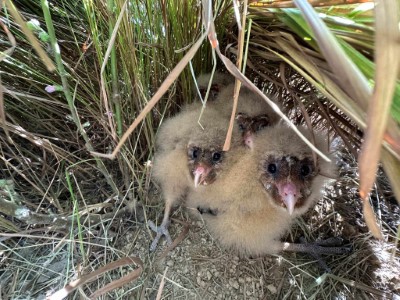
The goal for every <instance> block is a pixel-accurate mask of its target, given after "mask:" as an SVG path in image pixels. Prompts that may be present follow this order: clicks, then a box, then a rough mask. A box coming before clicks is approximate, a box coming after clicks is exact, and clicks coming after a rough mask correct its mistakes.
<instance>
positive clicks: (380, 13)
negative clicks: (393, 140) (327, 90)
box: [359, 0, 400, 199]
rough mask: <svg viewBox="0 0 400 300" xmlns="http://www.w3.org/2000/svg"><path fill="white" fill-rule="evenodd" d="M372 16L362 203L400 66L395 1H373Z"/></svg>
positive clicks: (372, 174) (370, 182)
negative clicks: (373, 29)
mask: <svg viewBox="0 0 400 300" xmlns="http://www.w3.org/2000/svg"><path fill="white" fill-rule="evenodd" d="M375 15H376V20H375V27H376V33H375V47H376V50H375V63H376V72H375V89H374V93H373V96H372V100H371V102H370V105H369V109H368V116H367V123H368V125H367V129H366V132H365V141H364V143H363V145H362V147H361V153H360V157H359V164H360V196H361V198H362V199H365V198H366V197H367V195H368V193H369V191H370V189H371V187H372V185H373V183H374V181H375V173H376V169H377V167H378V163H379V159H380V152H381V148H382V146H381V145H382V139H383V135H384V133H385V130H386V125H387V120H388V118H389V114H390V107H391V104H392V100H393V95H394V90H395V87H396V81H397V73H398V66H399V62H400V57H399V53H400V44H399V43H398V41H399V40H400V32H399V29H398V24H399V21H400V14H399V3H398V1H397V0H385V1H382V0H379V1H376V6H375Z"/></svg>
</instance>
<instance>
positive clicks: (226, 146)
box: [223, 0, 247, 151]
mask: <svg viewBox="0 0 400 300" xmlns="http://www.w3.org/2000/svg"><path fill="white" fill-rule="evenodd" d="M235 7H236V6H235ZM235 11H236V10H235ZM246 16H247V0H245V1H244V2H243V14H242V23H241V24H240V23H239V24H238V31H239V34H238V36H239V44H238V49H239V53H238V58H237V62H236V66H237V68H238V69H239V70H241V69H242V60H243V48H244V32H245V31H244V28H245V26H246ZM237 21H238V22H240V21H239V20H237ZM240 86H241V82H240V81H239V80H238V79H236V81H235V89H234V93H233V107H232V114H231V119H230V122H229V127H228V133H227V135H226V139H225V144H224V147H223V150H224V151H228V150H229V148H230V146H231V139H232V132H233V125H234V123H235V119H236V110H237V104H238V99H239V92H240Z"/></svg>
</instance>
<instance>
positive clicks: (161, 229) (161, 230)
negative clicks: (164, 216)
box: [147, 221, 172, 252]
mask: <svg viewBox="0 0 400 300" xmlns="http://www.w3.org/2000/svg"><path fill="white" fill-rule="evenodd" d="M147 224H148V225H149V227H150V228H151V230H153V231H154V232H155V233H156V237H155V238H154V240H153V242H152V243H151V245H150V251H151V252H153V251H154V250H156V248H157V245H158V242H159V241H160V238H161V237H162V236H163V235H164V236H165V238H166V239H167V243H168V245H171V244H172V239H171V236H170V234H169V231H168V226H169V222H167V223H166V224H163V223H162V224H161V225H160V226H158V227H157V226H156V224H154V222H153V221H148V222H147Z"/></svg>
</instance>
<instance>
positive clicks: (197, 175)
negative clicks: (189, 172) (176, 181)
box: [193, 165, 210, 188]
mask: <svg viewBox="0 0 400 300" xmlns="http://www.w3.org/2000/svg"><path fill="white" fill-rule="evenodd" d="M209 172H210V168H208V167H207V166H204V165H199V166H197V167H196V168H195V169H194V171H193V175H194V187H196V188H197V187H198V186H199V185H200V184H202V183H203V182H204V179H205V178H206V177H207V175H208V173H209Z"/></svg>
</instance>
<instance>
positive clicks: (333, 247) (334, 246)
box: [282, 238, 351, 273]
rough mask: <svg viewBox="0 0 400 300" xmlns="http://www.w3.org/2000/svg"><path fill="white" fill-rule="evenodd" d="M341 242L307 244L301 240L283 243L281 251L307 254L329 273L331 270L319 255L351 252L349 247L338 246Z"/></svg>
mask: <svg viewBox="0 0 400 300" xmlns="http://www.w3.org/2000/svg"><path fill="white" fill-rule="evenodd" d="M342 242H343V240H342V239H340V238H329V239H326V240H322V241H317V242H314V243H307V242H306V241H305V240H304V238H302V239H301V243H299V244H297V243H283V244H282V246H283V251H288V252H300V253H307V254H309V255H311V256H312V257H313V258H314V259H316V260H317V261H318V263H319V265H320V266H321V268H322V269H324V270H325V271H326V272H329V273H330V272H331V269H330V268H329V267H328V265H327V264H326V262H325V260H324V259H323V258H322V256H321V255H323V254H325V255H329V254H331V255H341V254H347V253H349V252H350V251H351V248H350V247H343V246H339V245H341V244H342Z"/></svg>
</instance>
